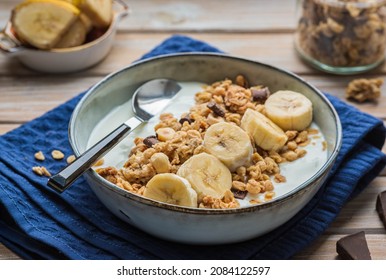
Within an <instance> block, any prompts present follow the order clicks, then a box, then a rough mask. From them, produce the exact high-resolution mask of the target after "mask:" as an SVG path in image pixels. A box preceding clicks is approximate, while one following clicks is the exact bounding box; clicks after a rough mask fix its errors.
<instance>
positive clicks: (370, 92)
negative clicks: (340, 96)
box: [346, 78, 383, 102]
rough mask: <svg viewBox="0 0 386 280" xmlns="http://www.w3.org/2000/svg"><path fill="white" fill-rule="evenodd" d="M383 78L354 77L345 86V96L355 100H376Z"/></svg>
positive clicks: (379, 93) (379, 94)
mask: <svg viewBox="0 0 386 280" xmlns="http://www.w3.org/2000/svg"><path fill="white" fill-rule="evenodd" d="M382 85H383V79H380V78H376V79H355V80H352V81H351V82H350V83H349V84H348V86H347V88H346V98H347V99H352V100H355V101H357V102H365V101H368V100H372V101H374V100H376V99H378V98H379V97H380V96H381V86H382Z"/></svg>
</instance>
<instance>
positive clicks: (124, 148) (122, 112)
mask: <svg viewBox="0 0 386 280" xmlns="http://www.w3.org/2000/svg"><path fill="white" fill-rule="evenodd" d="M179 84H180V85H181V90H180V92H179V93H178V94H177V95H176V97H175V98H174V99H173V101H172V102H171V103H170V104H169V105H168V106H167V107H166V108H165V110H164V111H163V112H168V113H172V114H173V115H174V116H175V117H176V118H179V117H180V116H181V115H182V114H183V113H186V112H189V109H190V108H191V107H192V106H193V105H194V104H195V101H194V95H195V94H196V93H197V92H199V91H201V90H202V87H203V86H204V84H202V83H198V82H179ZM133 115H134V112H133V110H132V107H131V100H129V101H128V102H126V103H124V104H122V105H120V106H118V107H117V108H115V109H114V110H113V111H111V112H110V113H109V114H108V115H106V116H105V117H104V118H103V119H102V120H101V121H100V122H99V123H98V124H97V125H96V126H95V128H94V130H93V131H92V133H91V135H90V138H89V141H88V144H87V147H88V148H90V147H91V146H92V145H94V144H95V143H96V142H97V141H99V140H100V139H102V138H103V137H104V136H105V135H106V134H108V133H109V132H110V131H112V130H113V129H114V128H115V127H118V126H119V125H120V124H121V123H123V122H125V121H126V120H127V119H129V118H130V117H132V116H133ZM158 122H159V115H156V116H154V117H153V118H152V119H151V120H150V121H149V122H147V123H144V124H142V125H140V126H139V127H138V128H136V129H135V130H134V131H133V132H131V133H130V135H129V136H128V137H127V138H126V139H124V140H123V141H121V142H120V143H119V144H118V145H117V146H116V147H114V148H113V149H112V150H110V151H109V152H108V153H107V154H106V155H105V156H104V164H103V166H102V167H107V166H114V167H116V168H118V169H119V168H122V166H123V164H124V163H125V162H126V160H127V159H128V155H129V153H130V150H131V148H132V147H133V146H134V139H135V138H136V137H143V138H145V137H147V136H149V135H155V131H154V126H155V125H156V124H157V123H158ZM311 128H314V129H317V130H318V131H320V130H319V127H318V126H317V125H316V124H315V123H312V124H311ZM309 138H310V140H311V142H310V143H309V144H308V145H307V146H306V147H303V149H305V150H306V151H307V154H306V155H305V156H304V157H303V158H301V159H298V160H295V161H293V162H285V163H281V164H280V165H279V167H280V170H281V172H280V173H281V175H283V176H285V177H286V182H283V183H276V182H275V181H274V180H273V179H272V183H273V185H274V192H275V196H274V197H273V199H275V198H278V197H280V196H282V195H285V194H286V193H288V192H290V191H292V190H293V189H295V188H296V187H297V186H299V185H300V184H302V183H304V182H306V181H307V180H308V179H310V178H311V177H312V176H313V175H315V174H316V172H317V171H318V170H319V169H320V168H321V167H322V166H323V164H324V163H325V162H326V161H327V150H326V149H325V148H324V144H323V143H324V142H325V138H324V137H323V135H322V133H321V132H319V133H318V134H316V135H310V136H309ZM251 199H259V200H261V201H264V194H260V195H258V196H256V195H250V194H248V195H247V196H246V198H244V199H243V200H239V202H240V207H246V206H250V205H251V204H250V202H249V201H250V200H251Z"/></svg>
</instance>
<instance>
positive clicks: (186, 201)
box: [143, 173, 197, 207]
mask: <svg viewBox="0 0 386 280" xmlns="http://www.w3.org/2000/svg"><path fill="white" fill-rule="evenodd" d="M143 196H145V197H147V198H151V199H154V200H157V201H160V202H165V203H169V204H174V205H179V206H186V207H197V193H196V192H195V191H194V190H193V189H192V187H191V185H190V183H189V182H188V180H186V179H184V178H181V177H180V176H177V175H176V174H173V173H163V174H157V175H155V176H154V177H153V178H152V179H150V181H149V182H148V183H147V184H146V187H145V190H144V193H143Z"/></svg>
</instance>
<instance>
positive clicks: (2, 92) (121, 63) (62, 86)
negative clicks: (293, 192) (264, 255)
mask: <svg viewBox="0 0 386 280" xmlns="http://www.w3.org/2000/svg"><path fill="white" fill-rule="evenodd" d="M19 2H21V1H19V0H1V1H0V28H1V26H4V25H5V23H6V22H7V20H8V18H9V13H10V10H11V8H12V7H13V6H14V5H15V4H16V3H19ZM127 2H128V3H129V4H130V6H131V9H132V13H131V15H130V16H129V17H128V18H126V19H124V20H123V21H122V22H121V23H120V24H119V32H118V34H117V36H116V40H115V42H114V46H113V49H112V51H111V53H110V54H109V56H108V57H107V58H106V59H105V60H104V61H102V62H101V63H100V64H98V65H96V66H95V67H93V68H91V69H88V70H85V71H81V72H78V73H73V74H68V75H46V74H44V75H43V74H41V73H37V72H34V71H31V70H29V69H27V68H25V67H23V66H22V65H21V64H20V63H19V62H18V60H17V59H15V58H11V57H7V56H4V55H2V54H1V53H0V66H1V67H0V134H4V133H6V132H7V131H10V130H12V129H14V128H16V127H18V126H19V125H21V124H23V123H25V122H28V121H30V120H32V119H34V118H36V117H38V116H40V115H42V114H44V113H45V112H47V111H49V110H51V109H53V108H54V107H56V106H58V105H59V104H61V103H63V102H65V101H67V100H69V99H71V98H72V97H74V96H76V95H77V94H78V93H80V92H82V91H84V90H86V89H87V88H89V87H90V86H92V85H93V84H95V83H96V82H98V81H99V80H101V79H102V78H103V77H104V76H106V75H107V74H109V73H111V72H114V71H117V70H119V69H121V68H123V67H125V66H127V65H129V64H130V63H132V62H133V61H135V60H136V59H138V58H140V57H141V56H142V55H143V54H145V53H146V52H148V51H149V50H151V49H152V48H154V47H155V46H157V45H158V44H160V43H161V42H162V41H163V40H165V39H167V38H169V37H170V36H171V35H173V34H176V33H178V34H183V35H187V36H191V37H193V38H195V39H199V40H202V41H205V42H208V43H210V44H211V45H213V46H215V47H217V48H219V49H221V50H222V51H224V52H226V53H229V54H232V55H235V56H241V57H246V58H249V59H253V60H257V61H261V62H264V63H269V64H272V65H275V66H277V67H282V68H284V69H287V70H289V71H292V72H295V73H297V74H298V75H300V76H301V77H302V78H304V79H305V80H306V81H308V82H310V83H311V84H313V85H315V86H316V87H318V88H319V89H320V90H322V91H325V92H328V93H330V94H332V95H334V96H337V97H339V98H340V99H342V100H345V99H344V91H345V87H346V86H347V84H348V82H349V81H351V80H352V79H354V78H358V77H368V78H372V77H381V78H383V79H385V77H386V65H382V66H380V67H379V68H378V69H375V70H373V71H371V72H370V73H367V74H363V75H358V76H334V75H328V74H324V73H321V72H318V71H316V70H314V69H312V68H310V67H309V66H307V65H305V64H304V63H303V62H302V61H301V60H300V59H299V57H298V56H297V55H296V52H295V50H294V48H293V31H294V28H295V16H294V12H295V2H296V0H285V1H282V0H243V1H233V0H193V1H179V0H131V1H129V0H127ZM382 92H385V85H384V86H383V87H382ZM345 101H346V102H348V103H350V104H352V105H353V106H355V107H357V108H358V109H359V110H361V111H364V112H367V113H370V114H373V115H374V116H376V117H379V118H381V119H383V120H386V97H385V95H384V94H382V96H381V98H380V99H379V100H378V102H377V103H371V102H370V103H364V104H357V103H353V102H349V101H347V100H345ZM20 112H23V114H21V113H20ZM384 151H386V148H385V147H384ZM385 174H386V172H385V171H384V172H382V173H381V175H380V176H379V177H378V178H377V179H376V180H375V181H374V182H372V183H371V185H370V186H369V187H368V188H367V189H366V190H364V191H363V192H362V193H361V194H360V195H358V196H357V197H356V198H355V199H353V200H351V201H349V202H348V203H347V205H345V207H343V209H342V211H341V213H340V214H339V216H338V217H337V219H336V220H335V221H334V222H333V223H332V224H331V225H330V227H329V228H328V229H327V230H326V232H325V233H324V234H323V235H322V236H321V237H320V238H318V239H317V240H315V242H314V243H313V244H311V246H309V247H307V248H305V249H304V250H302V251H301V252H299V253H298V254H297V255H296V256H295V257H294V259H336V251H335V244H336V241H337V240H338V239H339V238H341V237H343V236H345V235H346V234H350V233H354V232H357V231H360V230H364V231H365V232H366V238H367V242H368V244H369V248H370V251H371V254H372V257H373V259H384V260H386V230H385V229H384V227H383V225H382V223H381V222H380V220H379V217H378V216H377V213H376V212H375V208H374V205H375V198H376V195H377V194H378V193H379V192H381V191H384V190H386V177H385V176H384V175H385ZM2 259H18V256H16V255H15V254H14V253H12V252H11V251H10V250H8V249H7V248H6V247H4V245H2V244H0V260H2Z"/></svg>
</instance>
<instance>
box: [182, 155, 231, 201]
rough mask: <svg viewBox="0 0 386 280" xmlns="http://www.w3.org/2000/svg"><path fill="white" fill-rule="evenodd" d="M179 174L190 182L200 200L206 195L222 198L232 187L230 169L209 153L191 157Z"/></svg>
mask: <svg viewBox="0 0 386 280" xmlns="http://www.w3.org/2000/svg"><path fill="white" fill-rule="evenodd" d="M177 175H179V176H181V177H183V178H185V179H187V180H188V181H189V182H190V184H191V185H192V188H193V189H194V190H195V191H196V192H197V194H198V199H199V200H200V199H201V198H202V197H203V196H206V195H209V196H211V197H213V198H222V197H223V196H224V194H225V191H226V190H230V189H231V187H232V175H231V172H230V171H229V169H228V168H227V167H226V166H225V165H224V164H223V163H222V162H221V161H220V160H219V159H217V158H216V157H215V156H212V155H210V154H207V153H201V154H197V155H194V156H192V157H191V158H189V159H188V160H187V161H186V162H184V163H183V164H182V165H181V166H180V168H179V169H178V171H177Z"/></svg>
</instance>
